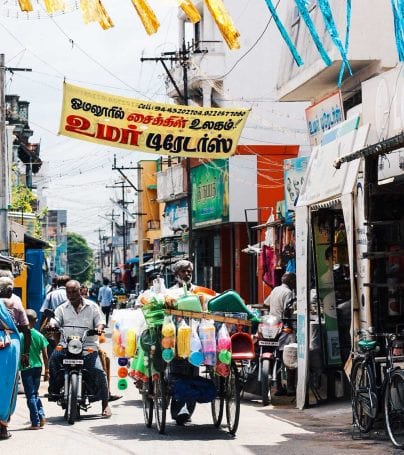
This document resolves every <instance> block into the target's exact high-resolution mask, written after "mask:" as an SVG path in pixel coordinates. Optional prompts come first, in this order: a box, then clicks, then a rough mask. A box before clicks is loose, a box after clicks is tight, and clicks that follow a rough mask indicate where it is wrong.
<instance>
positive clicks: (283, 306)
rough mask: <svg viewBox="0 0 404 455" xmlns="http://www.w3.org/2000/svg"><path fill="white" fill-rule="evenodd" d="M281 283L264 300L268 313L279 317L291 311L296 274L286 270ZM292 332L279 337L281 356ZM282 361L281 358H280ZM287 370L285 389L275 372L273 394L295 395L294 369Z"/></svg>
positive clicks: (288, 314) (278, 374)
mask: <svg viewBox="0 0 404 455" xmlns="http://www.w3.org/2000/svg"><path fill="white" fill-rule="evenodd" d="M281 282H282V284H281V285H280V286H276V287H274V288H273V289H272V292H271V294H270V295H269V297H267V298H266V299H265V301H264V305H265V306H269V314H271V315H273V316H276V317H277V318H279V319H283V318H288V317H290V316H291V314H292V312H293V309H292V307H293V302H294V291H295V290H296V274H295V273H293V272H286V273H284V274H283V275H282V278H281ZM292 337H293V338H294V334H290V333H282V334H281V336H280V338H279V350H280V351H281V354H282V357H283V348H284V346H285V345H287V344H289V343H291V342H292V341H294V339H291V338H292ZM282 362H283V359H282ZM286 371H287V379H286V381H287V386H286V390H285V389H284V387H283V386H282V380H281V371H278V372H277V376H276V389H277V390H276V392H275V396H282V395H288V396H294V395H296V388H295V379H296V371H295V370H290V369H289V368H288V369H287V370H286Z"/></svg>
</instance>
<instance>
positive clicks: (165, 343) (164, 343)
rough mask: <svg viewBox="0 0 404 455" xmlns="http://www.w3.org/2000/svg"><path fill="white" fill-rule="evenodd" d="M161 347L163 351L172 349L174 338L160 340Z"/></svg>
mask: <svg viewBox="0 0 404 455" xmlns="http://www.w3.org/2000/svg"><path fill="white" fill-rule="evenodd" d="M161 346H163V348H164V349H169V348H173V347H174V338H173V337H164V338H163V339H162V340H161Z"/></svg>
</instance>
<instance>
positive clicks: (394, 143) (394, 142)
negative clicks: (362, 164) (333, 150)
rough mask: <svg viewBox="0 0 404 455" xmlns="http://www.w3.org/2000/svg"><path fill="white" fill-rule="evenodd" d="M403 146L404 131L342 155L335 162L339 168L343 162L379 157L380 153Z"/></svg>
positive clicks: (384, 153)
mask: <svg viewBox="0 0 404 455" xmlns="http://www.w3.org/2000/svg"><path fill="white" fill-rule="evenodd" d="M401 147H404V132H402V133H400V134H397V136H394V137H391V138H389V139H386V140H384V141H381V142H378V143H377V144H374V145H369V146H368V147H365V148H363V149H361V150H358V151H356V152H353V153H350V154H348V155H345V156H341V157H340V158H338V159H337V160H335V162H334V167H335V168H336V169H339V168H340V167H341V164H342V163H348V162H349V161H353V160H356V159H358V158H368V157H377V156H379V155H387V154H388V153H391V152H394V150H397V149H399V148H401Z"/></svg>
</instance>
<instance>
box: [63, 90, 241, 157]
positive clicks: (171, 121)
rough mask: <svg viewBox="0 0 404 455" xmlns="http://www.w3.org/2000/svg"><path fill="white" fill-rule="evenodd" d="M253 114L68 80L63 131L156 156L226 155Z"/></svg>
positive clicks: (65, 91) (230, 151) (234, 146)
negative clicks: (144, 98)
mask: <svg viewBox="0 0 404 455" xmlns="http://www.w3.org/2000/svg"><path fill="white" fill-rule="evenodd" d="M249 112H250V111H249V109H230V108H213V107H211V108H201V107H194V106H182V105H178V104H160V103H151V102H148V101H139V100H134V99H132V98H124V97H120V96H115V95H109V94H108V93H103V92H96V91H93V90H88V89H86V88H82V87H77V86H74V85H70V84H66V83H65V84H64V90H63V106H62V115H61V119H60V127H59V134H62V135H63V136H68V137H73V138H75V139H81V140H84V141H90V142H96V143H99V144H103V145H109V146H112V147H119V148H124V149H127V150H139V151H142V152H149V153H156V154H158V155H170V156H187V157H193V158H209V159H216V158H217V159H218V158H228V157H229V156H230V155H233V154H234V152H235V151H236V147H237V141H238V139H239V137H240V134H241V131H242V130H243V127H244V124H245V122H246V120H247V116H248V114H249Z"/></svg>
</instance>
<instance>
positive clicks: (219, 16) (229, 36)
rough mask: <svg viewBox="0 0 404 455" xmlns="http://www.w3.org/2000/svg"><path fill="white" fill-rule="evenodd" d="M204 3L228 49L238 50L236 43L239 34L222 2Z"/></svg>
mask: <svg viewBox="0 0 404 455" xmlns="http://www.w3.org/2000/svg"><path fill="white" fill-rule="evenodd" d="M204 1H205V4H206V6H207V7H208V10H209V12H210V14H211V15H212V17H213V19H214V21H215V22H216V25H217V26H218V28H219V30H220V33H221V34H222V36H223V38H224V40H225V41H226V43H227V45H228V46H229V48H230V49H240V43H239V41H238V38H239V36H240V33H239V32H238V31H237V30H236V28H235V26H234V24H233V21H232V20H231V17H230V15H229V13H228V11H227V10H226V8H225V6H224V4H223V2H222V0H204Z"/></svg>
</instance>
